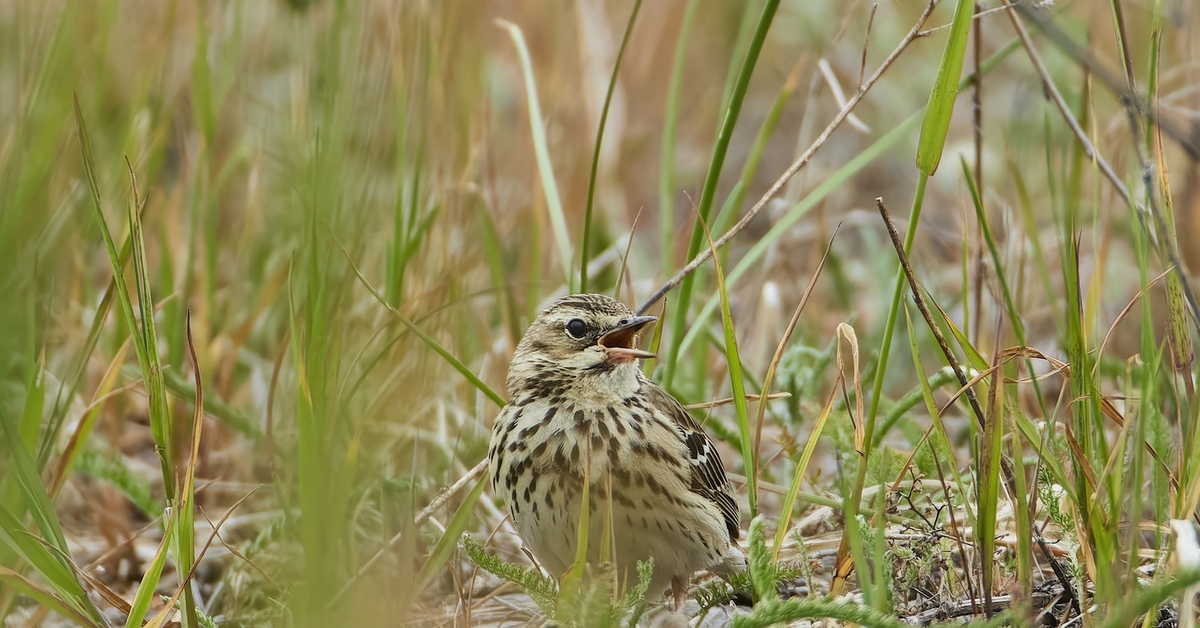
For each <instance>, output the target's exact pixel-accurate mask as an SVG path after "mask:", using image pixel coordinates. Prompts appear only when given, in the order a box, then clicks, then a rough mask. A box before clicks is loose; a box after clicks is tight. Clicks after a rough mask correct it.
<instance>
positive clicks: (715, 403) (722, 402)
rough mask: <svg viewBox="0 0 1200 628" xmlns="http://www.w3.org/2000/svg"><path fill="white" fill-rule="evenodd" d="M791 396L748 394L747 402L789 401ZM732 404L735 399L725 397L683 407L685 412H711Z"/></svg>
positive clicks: (779, 393)
mask: <svg viewBox="0 0 1200 628" xmlns="http://www.w3.org/2000/svg"><path fill="white" fill-rule="evenodd" d="M791 396H792V393H787V392H776V393H771V394H769V395H756V394H754V393H746V401H772V400H775V399H788V398H789V397H791ZM732 403H733V397H725V398H723V399H714V400H712V401H705V402H703V403H689V404H687V405H685V406H683V407H684V409H685V410H711V409H713V408H720V407H721V406H727V405H730V404H732Z"/></svg>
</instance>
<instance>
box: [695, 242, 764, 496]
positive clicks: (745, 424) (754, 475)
mask: <svg viewBox="0 0 1200 628" xmlns="http://www.w3.org/2000/svg"><path fill="white" fill-rule="evenodd" d="M700 224H701V225H702V226H703V224H704V223H703V220H702V219H701V223H700ZM704 235H705V236H706V237H707V238H708V245H709V246H710V247H712V249H713V252H712V253H713V255H712V260H713V268H714V269H715V270H716V275H717V295H718V296H719V297H720V298H721V328H722V330H723V331H724V333H725V362H726V363H727V364H728V365H729V386H730V388H731V389H732V391H733V408H734V411H735V413H736V414H737V423H738V436H739V437H740V439H741V441H742V442H741V450H742V466H743V467H744V468H745V470H746V482H747V487H746V492H747V494H748V495H749V498H750V518H751V519H753V518H754V517H757V516H758V456H757V452H755V450H754V439H753V433H752V432H751V430H750V408H749V407H748V406H747V404H746V382H745V379H744V378H743V376H742V358H741V355H740V354H739V353H738V344H737V334H736V333H735V331H734V327H733V312H732V311H731V310H730V308H729V292H728V290H727V289H726V284H725V273H724V272H722V271H721V258H720V257H719V256H718V255H717V250H716V244H714V243H713V240H712V235H711V234H710V233H708V230H707V228H706V229H705V231H704ZM763 403H766V401H765V400H764V401H763Z"/></svg>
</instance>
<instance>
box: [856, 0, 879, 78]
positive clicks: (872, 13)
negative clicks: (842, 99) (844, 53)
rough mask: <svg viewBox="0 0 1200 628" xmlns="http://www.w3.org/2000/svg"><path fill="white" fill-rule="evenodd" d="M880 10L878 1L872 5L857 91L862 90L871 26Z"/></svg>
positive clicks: (864, 36)
mask: <svg viewBox="0 0 1200 628" xmlns="http://www.w3.org/2000/svg"><path fill="white" fill-rule="evenodd" d="M878 10H879V3H878V2H876V3H874V4H872V5H871V16H870V17H868V18H867V34H866V35H863V47H862V60H861V61H859V64H858V82H856V83H855V84H854V91H856V92H861V91H862V84H863V76H864V75H865V74H866V73H867V44H869V43H871V27H872V26H874V25H875V12H876V11H878Z"/></svg>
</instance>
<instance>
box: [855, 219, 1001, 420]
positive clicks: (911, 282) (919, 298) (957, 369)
mask: <svg viewBox="0 0 1200 628" xmlns="http://www.w3.org/2000/svg"><path fill="white" fill-rule="evenodd" d="M875 207H877V208H878V209H879V215H880V217H882V218H883V223H884V225H885V226H887V231H888V236H889V237H890V238H891V240H892V245H893V246H895V247H896V256H897V257H899V258H900V267H901V268H902V269H903V270H904V276H905V278H907V279H908V286H909V288H910V289H911V290H912V295H913V301H915V302H916V304H917V309H918V310H920V311H921V316H923V317H925V323H926V324H927V325H929V331H930V332H932V333H933V338H934V340H936V341H937V344H938V347H939V348H940V349H941V350H942V354H943V355H944V356H945V357H946V362H947V363H949V365H950V369H951V370H953V371H954V376H955V377H957V378H958V383H959V385H960V386H962V387H963V388H965V389H966V396H967V403H969V404H970V405H971V410H972V411H973V412H974V413H975V419H976V420H977V421H979V425H980V427H982V426H983V425H984V413H983V407H982V406H980V405H979V398H978V397H976V395H975V389H974V388H971V387H969V386H968V385H967V383H968V380H967V372H966V371H965V370H963V367H962V365H961V364H959V362H958V358H957V357H955V355H954V352H953V351H951V350H950V345H949V344H948V343H947V342H946V337H945V336H943V335H942V330H941V328H940V327H938V325H937V324H936V323H935V322H934V320H933V315H932V314H931V313H930V312H929V306H928V305H927V304H926V303H925V297H924V296H923V295H922V294H921V288H920V286H919V285H917V277H916V275H914V274H913V269H912V264H910V263H909V261H908V255H907V254H906V253H905V252H904V240H903V239H902V238H901V237H900V233H899V232H898V231H896V225H895V223H893V222H892V217H891V215H889V214H888V210H887V206H885V205H884V204H883V197H881V196H878V197H875Z"/></svg>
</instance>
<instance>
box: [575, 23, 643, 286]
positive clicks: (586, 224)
mask: <svg viewBox="0 0 1200 628" xmlns="http://www.w3.org/2000/svg"><path fill="white" fill-rule="evenodd" d="M641 8H642V0H635V1H634V3H633V10H632V11H630V13H629V22H628V23H626V24H625V35H624V36H623V37H622V38H621V47H620V48H619V49H618V50H617V60H616V61H615V62H614V63H613V70H612V76H611V77H610V78H609V79H608V91H607V92H605V94H604V107H603V108H601V110H600V126H599V128H597V129H596V143H595V147H594V148H593V149H592V171H591V173H590V174H589V175H588V191H587V204H586V206H585V208H584V212H583V240H582V241H581V242H580V259H579V291H580V292H587V291H588V271H587V268H588V245H589V243H590V242H591V239H592V238H591V235H592V202H593V201H594V200H595V196H596V171H597V170H598V169H599V167H600V147H601V146H602V145H603V144H604V123H605V122H607V121H608V107H609V105H611V104H612V97H613V92H614V91H615V90H616V88H617V75H618V73H619V72H620V71H621V60H622V59H624V58H625V47H626V46H627V45H628V44H629V35H630V34H632V33H633V25H634V23H635V22H637V16H638V11H640V10H641ZM617 281H618V282H620V277H618V278H617Z"/></svg>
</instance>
